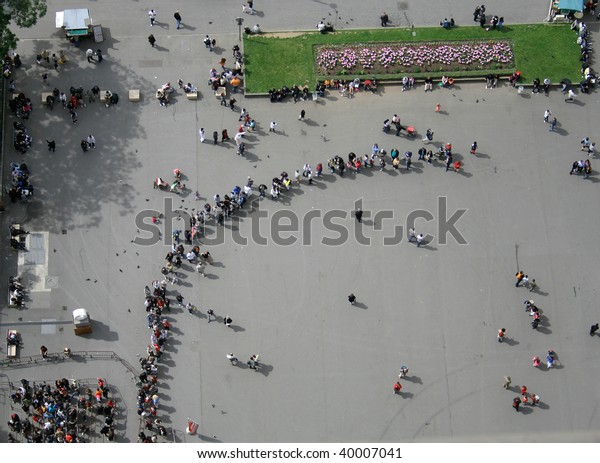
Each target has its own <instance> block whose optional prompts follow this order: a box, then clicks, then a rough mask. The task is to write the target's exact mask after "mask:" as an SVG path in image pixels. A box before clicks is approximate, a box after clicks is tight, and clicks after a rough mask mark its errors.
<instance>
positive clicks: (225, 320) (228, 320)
mask: <svg viewBox="0 0 600 463" xmlns="http://www.w3.org/2000/svg"><path fill="white" fill-rule="evenodd" d="M232 321H233V320H232V319H231V317H229V316H228V315H225V316H224V317H223V323H224V324H225V326H226V327H227V328H231V322H232Z"/></svg>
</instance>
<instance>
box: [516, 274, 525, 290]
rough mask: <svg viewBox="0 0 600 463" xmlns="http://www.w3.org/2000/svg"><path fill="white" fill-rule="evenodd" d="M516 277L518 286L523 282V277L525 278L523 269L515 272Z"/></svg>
mask: <svg viewBox="0 0 600 463" xmlns="http://www.w3.org/2000/svg"><path fill="white" fill-rule="evenodd" d="M515 278H516V279H517V282H516V283H515V287H517V286H519V285H520V284H521V281H523V278H525V274H524V273H523V272H522V271H521V270H519V271H518V272H517V273H516V274H515Z"/></svg>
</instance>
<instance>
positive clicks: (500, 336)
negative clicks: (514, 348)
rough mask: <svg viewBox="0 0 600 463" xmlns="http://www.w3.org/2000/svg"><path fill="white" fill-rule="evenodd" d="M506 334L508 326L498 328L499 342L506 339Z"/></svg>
mask: <svg viewBox="0 0 600 463" xmlns="http://www.w3.org/2000/svg"><path fill="white" fill-rule="evenodd" d="M505 334H506V328H500V329H499V330H498V342H502V341H504V335H505Z"/></svg>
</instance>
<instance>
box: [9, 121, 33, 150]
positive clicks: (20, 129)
mask: <svg viewBox="0 0 600 463" xmlns="http://www.w3.org/2000/svg"><path fill="white" fill-rule="evenodd" d="M32 142H33V138H31V137H30V136H29V134H28V133H27V128H26V127H25V125H24V124H23V123H22V122H19V121H14V122H13V145H14V147H15V149H16V150H17V151H20V152H21V153H26V152H27V148H30V147H31V144H32Z"/></svg>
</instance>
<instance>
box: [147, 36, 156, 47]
mask: <svg viewBox="0 0 600 463" xmlns="http://www.w3.org/2000/svg"><path fill="white" fill-rule="evenodd" d="M148 42H149V43H150V45H151V46H152V48H154V44H155V43H156V39H155V38H154V35H152V34H150V35H149V36H148Z"/></svg>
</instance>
